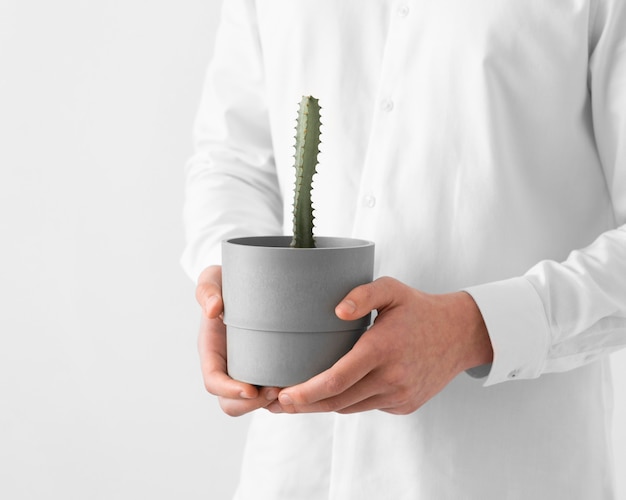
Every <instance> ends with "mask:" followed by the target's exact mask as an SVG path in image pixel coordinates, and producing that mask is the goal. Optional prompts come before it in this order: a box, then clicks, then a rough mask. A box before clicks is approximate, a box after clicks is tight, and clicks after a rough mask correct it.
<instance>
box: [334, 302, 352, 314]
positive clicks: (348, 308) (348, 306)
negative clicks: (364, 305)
mask: <svg viewBox="0 0 626 500" xmlns="http://www.w3.org/2000/svg"><path fill="white" fill-rule="evenodd" d="M337 307H339V308H341V309H343V312H345V313H347V314H352V313H353V312H354V311H356V304H355V303H354V302H352V301H351V300H349V299H348V300H344V301H343V302H341V303H340V304H339V305H338V306H337Z"/></svg>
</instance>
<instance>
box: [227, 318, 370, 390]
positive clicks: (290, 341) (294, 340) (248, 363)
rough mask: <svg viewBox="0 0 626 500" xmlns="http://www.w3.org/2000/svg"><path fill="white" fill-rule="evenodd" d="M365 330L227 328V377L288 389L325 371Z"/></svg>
mask: <svg viewBox="0 0 626 500" xmlns="http://www.w3.org/2000/svg"><path fill="white" fill-rule="evenodd" d="M365 330H366V328H359V329H357V330H346V331H338V332H337V331H333V332H295V333H294V332H268V331H259V330H247V329H243V328H237V327H234V326H231V325H228V326H227V334H226V342H227V347H226V350H227V354H228V374H229V375H230V376H231V377H232V378H234V379H235V380H239V381H241V382H246V383H248V384H253V385H258V386H266V387H288V386H291V385H295V384H299V383H301V382H304V381H306V380H308V379H310V378H311V377H313V376H315V375H317V374H319V373H321V372H323V371H324V370H327V369H328V368H330V367H331V366H332V365H334V364H335V363H336V362H337V361H338V360H339V358H341V357H342V356H343V355H344V354H346V353H347V352H348V351H349V350H350V349H352V346H353V345H354V344H355V343H356V341H357V340H359V337H360V336H361V335H362V334H363V332H365Z"/></svg>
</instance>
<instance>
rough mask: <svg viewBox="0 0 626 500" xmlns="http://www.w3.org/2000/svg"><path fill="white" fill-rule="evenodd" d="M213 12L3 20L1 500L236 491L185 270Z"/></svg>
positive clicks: (624, 466)
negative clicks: (186, 223)
mask: <svg viewBox="0 0 626 500" xmlns="http://www.w3.org/2000/svg"><path fill="white" fill-rule="evenodd" d="M220 4H221V1H220V0H182V1H180V2H171V1H169V2H166V1H158V0H152V1H149V0H107V1H100V2H94V1H85V0H57V1H54V2H52V1H50V0H0V498H2V499H7V500H22V499H24V500H26V499H28V500H32V499H55V500H56V499H63V500H71V499H80V500H91V499H107V500H108V499H111V500H125V499H129V500H130V499H133V500H135V499H140V498H150V499H152V500H161V499H163V500H165V499H173V498H181V499H186V500H193V499H201V498H202V499H215V500H219V499H226V498H229V496H230V495H231V493H232V491H233V489H234V484H235V481H236V477H237V472H238V463H239V460H240V456H241V450H242V446H243V441H244V437H245V432H246V429H247V422H248V420H247V418H240V419H231V418H228V417H225V416H223V415H222V414H221V412H220V411H219V409H218V406H217V404H216V402H215V401H214V400H213V399H212V398H211V397H209V396H208V395H206V394H205V393H204V389H203V387H202V383H201V378H200V373H199V369H198V363H197V356H196V351H195V334H196V326H197V317H198V311H197V308H196V305H195V303H194V299H193V284H192V283H191V282H190V281H189V280H188V279H187V278H186V277H185V276H184V275H183V273H182V271H181V270H180V267H179V265H178V259H179V256H180V253H181V250H182V247H183V236H182V230H181V222H180V218H181V215H180V214H181V205H182V186H183V168H184V164H185V161H186V159H187V158H188V157H189V155H190V153H191V139H190V138H191V126H192V121H193V117H194V114H195V110H196V106H197V104H198V99H199V95H200V88H201V84H202V80H203V76H204V72H205V69H206V65H207V62H208V60H209V58H210V55H211V52H212V47H213V37H214V29H215V26H216V23H217V15H218V12H219V8H220ZM615 360H616V361H617V362H618V363H615V364H616V365H618V366H619V369H618V370H617V376H616V393H617V398H616V405H617V415H616V418H615V421H616V432H617V433H616V439H615V443H616V448H617V452H618V455H619V457H618V460H619V462H618V469H617V470H618V475H620V473H621V475H624V474H623V472H622V471H625V470H626V354H620V355H619V357H616V358H615ZM620 498H622V499H624V498H626V493H624V492H623V493H622V496H620Z"/></svg>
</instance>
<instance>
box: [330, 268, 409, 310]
mask: <svg viewBox="0 0 626 500" xmlns="http://www.w3.org/2000/svg"><path fill="white" fill-rule="evenodd" d="M397 285H399V282H398V281H396V280H394V279H393V278H387V277H385V278H379V279H377V280H376V281H373V282H372V283H367V284H365V285H361V286H357V287H356V288H354V289H352V291H351V292H350V293H349V294H348V295H346V296H345V297H344V298H343V300H342V301H341V302H340V303H339V304H338V305H337V307H336V308H335V314H336V315H337V317H338V318H339V319H343V320H354V319H358V318H362V317H363V316H365V315H366V314H368V313H369V312H371V311H373V310H374V309H379V310H380V309H385V308H387V307H389V306H391V305H393V303H394V302H395V298H396V296H397Z"/></svg>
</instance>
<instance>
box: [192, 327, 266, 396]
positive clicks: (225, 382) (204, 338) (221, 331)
mask: <svg viewBox="0 0 626 500" xmlns="http://www.w3.org/2000/svg"><path fill="white" fill-rule="evenodd" d="M198 353H199V354H200V366H201V370H202V378H203V379H204V385H205V387H206V390H207V391H208V392H210V393H211V394H214V395H216V396H221V397H225V398H229V399H254V398H257V397H258V396H259V391H258V389H257V388H256V387H255V386H253V385H250V384H246V383H243V382H239V381H236V380H233V379H232V378H231V377H229V376H228V374H227V372H226V327H225V326H224V323H222V321H221V320H219V319H208V318H206V317H204V316H203V317H202V318H201V320H200V332H199V334H198Z"/></svg>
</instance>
